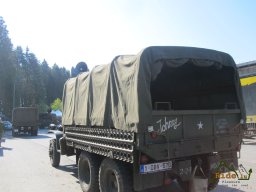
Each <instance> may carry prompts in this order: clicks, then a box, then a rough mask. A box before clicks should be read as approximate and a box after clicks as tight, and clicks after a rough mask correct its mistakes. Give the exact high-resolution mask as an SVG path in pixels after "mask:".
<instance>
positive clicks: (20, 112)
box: [12, 107, 39, 136]
mask: <svg viewBox="0 0 256 192" xmlns="http://www.w3.org/2000/svg"><path fill="white" fill-rule="evenodd" d="M38 120H39V119H38V110H37V108H36V107H18V108H15V109H13V112H12V126H13V128H12V135H13V136H17V135H19V134H21V133H28V134H31V135H32V136H37V133H38Z"/></svg>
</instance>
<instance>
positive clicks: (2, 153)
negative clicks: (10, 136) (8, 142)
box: [0, 147, 12, 157]
mask: <svg viewBox="0 0 256 192" xmlns="http://www.w3.org/2000/svg"><path fill="white" fill-rule="evenodd" d="M4 150H8V151H11V150H12V148H9V147H0V157H3V156H4Z"/></svg>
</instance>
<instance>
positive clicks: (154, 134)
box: [150, 131, 157, 139]
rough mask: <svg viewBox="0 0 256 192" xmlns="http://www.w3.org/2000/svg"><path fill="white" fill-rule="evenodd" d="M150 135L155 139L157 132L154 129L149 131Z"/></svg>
mask: <svg viewBox="0 0 256 192" xmlns="http://www.w3.org/2000/svg"><path fill="white" fill-rule="evenodd" d="M150 137H151V139H156V138H157V132H156V131H152V132H150Z"/></svg>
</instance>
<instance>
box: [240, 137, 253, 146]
mask: <svg viewBox="0 0 256 192" xmlns="http://www.w3.org/2000/svg"><path fill="white" fill-rule="evenodd" d="M243 145H256V139H255V138H251V139H246V140H243Z"/></svg>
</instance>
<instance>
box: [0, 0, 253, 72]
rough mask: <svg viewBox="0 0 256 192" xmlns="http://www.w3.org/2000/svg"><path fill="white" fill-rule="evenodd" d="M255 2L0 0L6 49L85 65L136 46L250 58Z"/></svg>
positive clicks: (64, 64) (69, 64) (134, 51)
mask: <svg viewBox="0 0 256 192" xmlns="http://www.w3.org/2000/svg"><path fill="white" fill-rule="evenodd" d="M255 10H256V1H255V0H72V1H71V0H0V16H2V17H3V19H4V21H5V24H6V25H7V30H8V31H9V37H10V38H11V40H12V43H13V45H14V47H16V46H22V47H23V48H24V49H25V48H26V47H28V48H29V50H30V51H31V52H33V53H34V54H35V55H36V56H37V58H38V59H39V60H40V61H41V62H42V61H43V60H44V59H45V60H46V61H47V62H48V64H49V65H50V66H52V65H53V64H55V63H56V64H57V65H59V66H60V67H65V68H66V69H68V70H70V69H71V67H72V66H75V65H76V64H77V63H78V62H80V61H84V62H86V63H87V65H88V67H89V69H92V68H93V66H95V65H100V64H107V63H110V62H111V61H112V59H113V58H114V57H115V56H117V55H123V54H137V53H138V52H139V51H141V50H142V49H143V48H145V47H148V46H153V45H158V46H161V45H163V46H191V47H203V48H208V49H215V50H219V51H223V52H226V53H229V54H230V55H231V56H232V57H233V58H234V60H235V62H236V63H243V62H248V61H252V60H256V11H255Z"/></svg>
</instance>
